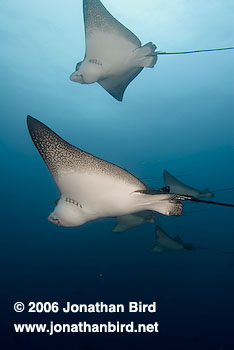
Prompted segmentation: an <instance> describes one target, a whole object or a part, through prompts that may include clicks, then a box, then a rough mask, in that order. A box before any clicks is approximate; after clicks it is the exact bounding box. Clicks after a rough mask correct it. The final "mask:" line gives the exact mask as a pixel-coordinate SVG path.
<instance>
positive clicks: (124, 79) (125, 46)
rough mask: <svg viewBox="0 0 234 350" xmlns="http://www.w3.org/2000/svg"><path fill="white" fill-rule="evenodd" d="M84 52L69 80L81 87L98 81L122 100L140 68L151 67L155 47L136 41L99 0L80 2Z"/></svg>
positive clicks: (154, 62) (154, 55) (154, 56)
mask: <svg viewBox="0 0 234 350" xmlns="http://www.w3.org/2000/svg"><path fill="white" fill-rule="evenodd" d="M83 11H84V24H85V39H86V53H85V58H84V60H83V61H82V62H79V63H78V64H77V66H76V71H75V72H74V73H72V74H71V76H70V79H71V80H72V81H75V82H79V83H81V84H91V83H94V82H98V83H99V84H100V85H101V86H102V87H103V88H104V89H105V90H106V91H107V92H109V93H110V94H111V95H112V96H113V97H114V98H116V99H117V100H119V101H122V99H123V94H124V91H125V89H126V88H127V86H128V84H129V83H130V82H131V81H132V80H133V79H134V78H135V77H136V76H137V75H138V74H139V73H140V72H141V71H142V69H143V67H154V65H155V64H156V61H157V54H156V53H155V49H156V46H155V45H154V44H152V43H151V42H150V43H147V44H146V45H144V46H141V42H140V40H139V39H138V38H137V36H136V35H135V34H133V33H132V32H131V31H130V30H129V29H127V28H126V27H125V26H123V25H122V24H121V23H120V22H119V21H117V20H116V19H115V18H114V17H113V16H112V15H111V14H110V13H109V12H108V11H107V9H106V8H105V7H104V6H103V4H102V3H101V1H99V0H84V1H83Z"/></svg>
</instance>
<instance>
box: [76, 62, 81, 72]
mask: <svg viewBox="0 0 234 350" xmlns="http://www.w3.org/2000/svg"><path fill="white" fill-rule="evenodd" d="M81 63H82V62H78V63H77V65H76V71H78V70H79V68H80V65H81Z"/></svg>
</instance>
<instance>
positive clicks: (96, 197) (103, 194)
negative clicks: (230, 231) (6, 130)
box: [27, 116, 182, 226]
mask: <svg viewBox="0 0 234 350" xmlns="http://www.w3.org/2000/svg"><path fill="white" fill-rule="evenodd" d="M27 124H28V129H29V133H30V135H31V138H32V140H33V142H34V144H35V146H36V148H37V149H38V151H39V153H40V154H41V156H42V158H43V160H44V162H45V163H46V165H47V167H48V169H49V171H50V172H51V174H52V176H53V178H54V180H55V182H56V184H57V186H58V188H59V190H60V192H61V197H60V199H59V200H58V201H56V203H55V204H56V206H55V209H54V211H53V212H52V213H51V214H50V215H49V218H48V219H49V221H51V222H53V223H55V224H57V225H61V226H79V225H82V224H84V223H86V222H87V221H90V220H94V219H97V218H102V217H116V216H121V215H126V214H132V213H134V212H140V211H144V210H153V211H156V212H158V213H161V214H163V215H176V216H178V215H180V214H181V212H182V204H181V202H180V201H177V199H176V196H175V195H174V194H170V193H168V191H166V192H165V193H164V192H163V191H162V190H154V194H153V195H152V194H148V193H145V192H147V188H146V186H145V185H144V183H143V182H141V181H140V180H139V179H137V178H136V177H135V176H133V175H132V174H130V173H129V172H128V171H126V170H124V169H122V168H120V167H118V166H116V165H114V164H112V163H110V162H106V161H104V160H102V159H100V158H97V157H95V156H93V155H91V154H90V153H87V152H85V151H82V150H81V149H78V148H76V147H74V146H72V145H70V144H69V143H67V142H66V141H65V140H63V139H62V138H61V137H60V136H58V135H57V134H56V133H54V132H53V131H52V130H51V129H49V128H48V127H47V126H46V125H44V124H43V123H41V122H40V121H38V120H37V119H34V118H33V117H31V116H28V117H27Z"/></svg>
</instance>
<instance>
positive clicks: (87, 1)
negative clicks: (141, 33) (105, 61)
mask: <svg viewBox="0 0 234 350" xmlns="http://www.w3.org/2000/svg"><path fill="white" fill-rule="evenodd" d="M83 11H84V23H85V31H86V35H89V34H90V33H92V31H93V30H95V29H99V30H101V31H104V32H106V33H108V32H109V33H112V34H113V33H114V34H117V35H119V36H122V37H124V38H125V39H126V40H128V41H130V42H131V43H132V44H133V45H135V46H136V47H140V46H141V42H140V40H139V39H138V37H137V36H136V35H135V34H133V33H132V32H131V31H130V30H129V29H128V28H126V27H125V26H124V25H123V24H121V23H120V22H119V21H118V20H117V19H116V18H115V17H113V16H112V15H111V14H110V12H109V11H108V10H107V9H106V8H105V6H104V5H103V4H102V3H101V1H99V0H83Z"/></svg>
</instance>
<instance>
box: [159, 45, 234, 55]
mask: <svg viewBox="0 0 234 350" xmlns="http://www.w3.org/2000/svg"><path fill="white" fill-rule="evenodd" d="M233 49H234V46H230V47H221V48H218V49H203V50H191V51H175V52H167V51H156V54H157V55H184V54H188V53H200V52H211V51H224V50H233Z"/></svg>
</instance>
